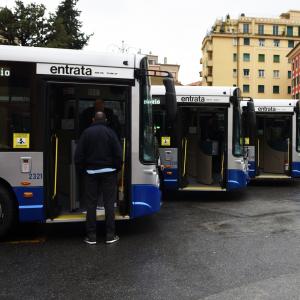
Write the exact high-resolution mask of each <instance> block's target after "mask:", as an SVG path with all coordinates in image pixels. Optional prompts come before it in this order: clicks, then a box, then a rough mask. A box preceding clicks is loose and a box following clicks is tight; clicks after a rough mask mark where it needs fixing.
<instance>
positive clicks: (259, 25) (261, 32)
mask: <svg viewBox="0 0 300 300" xmlns="http://www.w3.org/2000/svg"><path fill="white" fill-rule="evenodd" d="M258 34H261V35H263V34H264V25H263V24H258Z"/></svg>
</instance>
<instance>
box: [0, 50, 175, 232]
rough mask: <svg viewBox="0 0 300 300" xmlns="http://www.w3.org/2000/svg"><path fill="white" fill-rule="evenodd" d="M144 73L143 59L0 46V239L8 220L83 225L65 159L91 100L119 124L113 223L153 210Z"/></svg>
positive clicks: (153, 159) (70, 164)
mask: <svg viewBox="0 0 300 300" xmlns="http://www.w3.org/2000/svg"><path fill="white" fill-rule="evenodd" d="M147 67H148V64H147V58H146V57H145V56H143V55H133V54H132V55H129V54H128V55H125V54H122V55H121V54H120V55H117V54H111V53H110V54H104V53H98V52H87V51H83V50H68V49H49V48H33V47H18V46H0V235H3V234H4V233H5V232H7V230H8V229H9V228H10V227H11V225H12V224H13V223H14V221H16V220H19V221H20V222H49V223H52V222H71V221H82V220H84V219H85V214H84V213H83V212H82V210H81V206H82V203H81V199H82V198H83V191H82V190H83V187H82V184H81V182H82V180H81V178H80V177H79V176H78V174H77V172H76V170H75V166H74V160H73V156H74V151H75V147H76V141H77V140H78V138H79V135H80V132H81V131H82V129H83V128H80V127H81V126H80V120H81V116H82V114H84V111H86V110H87V109H90V108H93V106H94V103H95V100H96V99H99V98H101V99H102V100H104V102H105V106H106V107H107V108H110V109H111V110H112V111H113V112H114V114H115V115H116V117H117V118H118V122H119V124H120V131H119V132H118V134H119V137H120V141H122V146H123V167H122V171H121V174H120V178H119V185H120V186H119V199H118V202H117V208H116V219H122V220H123V219H130V218H136V217H139V216H144V215H148V214H152V213H154V212H157V211H158V210H159V209H160V205H161V200H160V190H159V178H158V174H157V169H156V164H157V151H156V150H155V139H154V135H153V124H152V104H151V101H150V100H151V98H150V97H151V96H150V85H149V76H150V75H149V74H148V70H147ZM152 75H153V74H152ZM165 82H166V88H167V89H169V90H170V91H171V93H169V94H167V96H166V97H167V98H168V99H170V101H169V103H171V102H172V97H173V99H174V101H173V102H174V104H175V105H176V99H175V97H174V94H173V92H174V86H173V80H172V79H171V78H165ZM173 110H174V108H173ZM103 218H104V213H103V212H102V213H100V214H99V215H98V219H103Z"/></svg>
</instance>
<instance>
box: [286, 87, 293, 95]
mask: <svg viewBox="0 0 300 300" xmlns="http://www.w3.org/2000/svg"><path fill="white" fill-rule="evenodd" d="M291 91H292V88H291V86H290V85H289V86H288V88H287V93H288V94H289V95H290V94H291Z"/></svg>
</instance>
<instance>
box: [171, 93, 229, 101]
mask: <svg viewBox="0 0 300 300" xmlns="http://www.w3.org/2000/svg"><path fill="white" fill-rule="evenodd" d="M176 98H177V102H182V103H229V97H218V96H200V95H199V96H198V95H193V96H191V95H189V96H177V97H176Z"/></svg>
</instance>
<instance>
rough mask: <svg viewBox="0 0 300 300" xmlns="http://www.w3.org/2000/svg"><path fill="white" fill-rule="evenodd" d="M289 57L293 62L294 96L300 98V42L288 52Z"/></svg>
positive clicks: (292, 82)
mask: <svg viewBox="0 0 300 300" xmlns="http://www.w3.org/2000/svg"><path fill="white" fill-rule="evenodd" d="M287 58H288V59H289V62H290V63H291V71H292V78H291V85H292V91H291V93H292V98H293V99H300V43H298V44H297V45H296V46H295V48H294V49H292V50H291V51H290V52H289V53H288V55H287Z"/></svg>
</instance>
